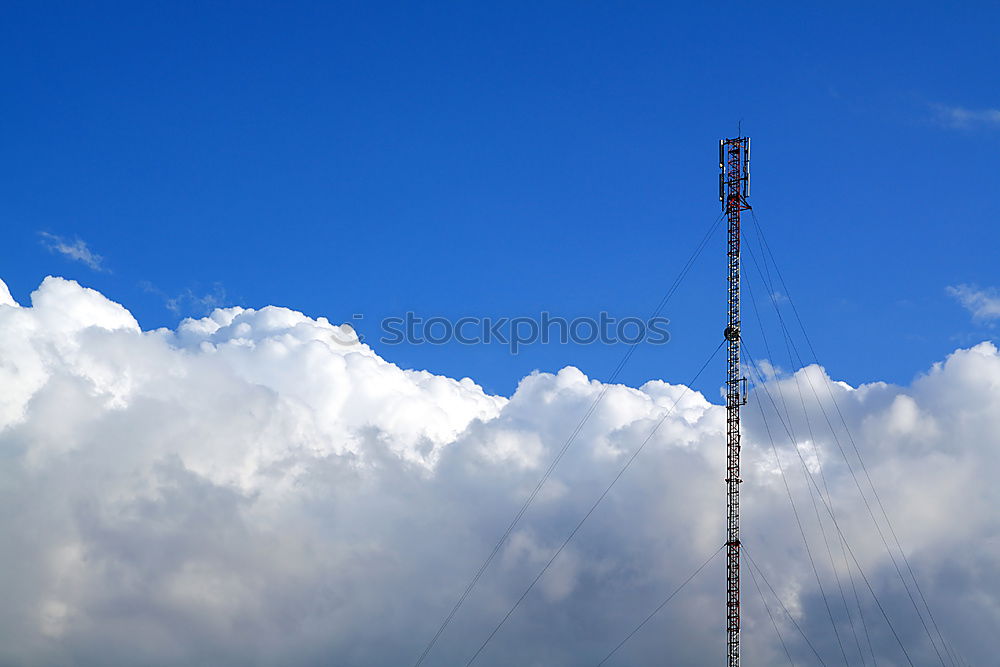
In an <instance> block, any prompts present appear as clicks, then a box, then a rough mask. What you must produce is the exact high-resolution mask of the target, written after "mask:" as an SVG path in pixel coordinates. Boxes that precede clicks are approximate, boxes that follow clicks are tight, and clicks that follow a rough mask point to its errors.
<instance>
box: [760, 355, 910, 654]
mask: <svg viewBox="0 0 1000 667" xmlns="http://www.w3.org/2000/svg"><path fill="white" fill-rule="evenodd" d="M742 348H743V352H744V353H745V354H746V355H747V357H748V358H749V359H750V363H751V367H754V366H756V365H757V364H756V362H755V361H754V360H753V356H752V355H751V354H750V351H749V350H747V349H746V345H745V344H742ZM760 387H761V389H763V390H764V394H765V395H766V396H767V397H768V400H769V401H770V402H771V404H772V405H774V399H773V398H772V397H771V392H770V390H769V389H768V388H767V385H766V384H764V383H761V385H760ZM761 415H762V416H763V411H761ZM778 420H779V421H781V416H780V415H779V416H778ZM782 425H783V426H784V422H782ZM785 428H786V430H787V428H788V427H787V426H786V427H785ZM790 435H791V434H789V436H790ZM793 449H795V453H796V454H798V455H799V457H801V456H802V452H800V451H799V450H798V448H797V447H795V448H793ZM809 481H810V482H812V483H813V486H815V487H816V491H817V492H818V493H819V496H820V500H821V501H822V502H823V507H824V508H825V509H826V511H827V512H828V513H829V514H830V519H831V520H832V521H833V525H834V527H835V528H836V529H837V533H838V534H839V535H840V537H841V539H842V540H844V544H845V545H846V546H847V550H848V552H849V553H850V554H851V559H852V560H853V561H854V565H855V567H857V568H858V572H859V573H860V574H861V578H862V579H864V582H865V585H866V586H867V587H868V591H869V592H870V593H871V594H872V598H874V600H875V604H876V606H878V609H879V611H880V612H881V613H882V617H883V618H884V619H885V622H886V624H887V625H888V626H889V629H890V630H891V631H892V634H893V636H894V637H895V638H896V643H897V644H899V648H900V649H901V650H902V651H903V655H904V656H905V657H906V661H907V662H908V663H909V664H910V665H911V667H913V660H911V659H910V654H909V652H908V651H907V650H906V646H904V645H903V641H902V639H900V637H899V634H898V633H897V632H896V628H895V626H894V625H893V624H892V621H891V620H890V619H889V615H888V614H887V613H886V611H885V608H884V607H883V606H882V603H881V602H880V601H879V599H878V596H877V595H876V594H875V588H874V587H873V586H872V585H871V582H870V581H869V580H868V577H867V575H865V572H864V570H863V569H861V563H860V562H859V561H858V558H857V556H856V555H855V554H854V549H852V548H851V543H850V542H849V541H848V540H847V536H846V535H844V531H843V530H841V528H840V523H839V522H838V521H837V518H836V516H834V514H833V510H832V509H831V508H830V505H829V504H828V503H827V502H826V500H825V499H824V498H823V494H822V492H820V490H819V485H817V484H816V480H815V478H813V476H812V473H810V474H809Z"/></svg>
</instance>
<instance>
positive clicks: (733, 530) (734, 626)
mask: <svg viewBox="0 0 1000 667" xmlns="http://www.w3.org/2000/svg"><path fill="white" fill-rule="evenodd" d="M719 169H720V171H721V173H720V174H719V200H720V201H721V202H722V207H723V211H724V212H725V215H726V219H727V221H728V260H729V322H728V325H727V326H726V329H725V331H724V336H725V338H726V343H727V349H728V355H727V362H726V370H727V375H726V510H727V524H726V632H727V642H726V656H727V664H728V666H729V667H739V664H740V481H741V480H740V406H742V405H745V404H746V378H744V377H742V375H741V372H740V371H741V369H740V213H741V212H742V211H745V210H748V209H749V208H750V205H749V204H748V203H747V197H748V196H749V194H750V139H749V138H748V137H737V138H735V139H723V140H721V141H720V142H719Z"/></svg>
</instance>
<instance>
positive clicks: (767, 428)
mask: <svg viewBox="0 0 1000 667" xmlns="http://www.w3.org/2000/svg"><path fill="white" fill-rule="evenodd" d="M744 351H745V348H744ZM775 414H777V406H775ZM760 417H761V420H762V421H763V422H764V430H765V431H766V432H767V439H768V442H770V443H771V451H772V452H773V453H774V463H775V465H777V466H778V473H779V474H780V475H781V481H782V483H783V484H784V487H785V494H786V495H787V496H788V504H789V505H791V507H792V514H793V515H794V516H795V524H796V525H797V526H798V528H799V534H800V535H801V536H802V544H804V545H805V548H806V556H808V558H809V566H810V567H811V568H812V572H813V576H814V577H815V578H816V585H817V586H818V587H819V592H820V595H821V596H822V597H823V604H824V606H825V607H826V613H827V615H828V616H829V618H830V624H831V625H832V626H833V633H834V636H835V637H836V638H837V645H838V646H839V647H840V652H841V653H842V654H843V656H844V662H845V663H847V653H846V652H845V651H844V644H843V642H841V640H840V633H839V632H837V622H836V621H835V620H834V618H833V610H831V609H830V600H829V599H828V598H827V596H826V590H824V588H823V582H822V580H820V578H819V570H818V569H817V568H816V561H815V560H813V555H812V549H810V548H809V540H808V538H807V537H806V532H805V529H804V528H803V527H802V520H801V519H800V518H799V510H798V508H796V507H795V500H794V499H793V498H792V489H791V487H790V486H789V485H788V478H787V477H785V471H784V469H783V468H782V467H781V457H780V456H778V448H777V447H776V446H775V444H774V437H773V436H772V435H771V427H770V426H769V425H768V423H767V417H766V416H765V415H764V408H763V406H761V410H760ZM778 419H779V420H780V419H781V416H780V415H778ZM789 437H790V438H791V434H789ZM792 446H793V448H794V447H795V440H794V439H792Z"/></svg>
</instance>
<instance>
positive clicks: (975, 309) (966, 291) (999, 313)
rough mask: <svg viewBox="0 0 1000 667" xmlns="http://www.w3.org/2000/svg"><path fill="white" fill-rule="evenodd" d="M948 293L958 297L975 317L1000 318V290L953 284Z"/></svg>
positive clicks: (984, 318)
mask: <svg viewBox="0 0 1000 667" xmlns="http://www.w3.org/2000/svg"><path fill="white" fill-rule="evenodd" d="M948 294H950V295H951V296H953V297H955V298H956V299H958V302H959V303H961V304H962V305H963V306H964V307H965V309H966V310H968V311H969V312H970V313H972V317H973V319H976V320H981V321H990V320H996V319H1000V290H997V289H996V288H995V287H994V288H986V289H981V288H979V287H977V286H975V285H953V286H951V287H948Z"/></svg>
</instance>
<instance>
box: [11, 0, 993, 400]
mask: <svg viewBox="0 0 1000 667" xmlns="http://www.w3.org/2000/svg"><path fill="white" fill-rule="evenodd" d="M4 14H5V16H4V20H3V21H2V22H0V52H2V58H3V62H4V63H5V66H4V67H3V69H2V72H0V77H2V79H0V80H2V84H3V90H4V92H5V95H4V97H5V100H4V104H3V111H2V119H3V134H4V155H5V158H6V159H5V160H4V161H3V163H2V166H0V170H2V172H0V215H2V217H3V219H4V221H5V229H6V232H7V233H6V235H5V243H4V244H3V245H2V248H0V253H2V254H0V259H2V271H0V277H2V278H3V279H4V280H5V281H6V282H7V283H8V284H9V286H10V288H11V291H12V292H13V294H14V296H15V297H16V298H18V299H19V300H22V301H24V300H26V299H27V296H28V293H29V292H30V291H31V290H33V289H34V288H35V287H36V286H37V285H38V284H39V282H40V281H41V279H42V278H43V277H44V276H45V275H47V274H55V275H62V276H66V277H69V278H73V279H77V280H79V281H80V282H81V283H83V284H85V285H88V286H92V287H95V288H97V289H99V290H100V291H102V292H103V293H105V294H106V295H108V296H109V297H110V298H113V299H115V300H117V301H119V302H121V303H123V304H124V305H126V306H127V307H128V308H129V309H130V310H132V312H133V313H135V315H136V316H137V318H138V319H139V321H140V323H141V324H142V325H143V326H144V327H146V328H153V327H159V326H170V327H173V326H175V325H176V324H177V322H178V321H179V319H180V318H181V317H183V316H188V315H203V314H204V312H205V308H206V304H215V303H217V304H219V305H229V304H237V305H243V306H248V307H259V306H263V305H267V304H275V305H282V306H288V307H291V308H295V309H298V310H302V311H303V312H305V313H307V314H309V315H310V316H319V315H323V316H326V317H328V318H330V319H331V320H332V321H350V320H351V319H352V315H354V314H364V320H363V321H362V323H361V324H359V329H360V330H361V331H362V333H365V334H366V335H367V336H368V339H369V341H371V342H373V345H374V347H375V349H376V350H377V351H378V352H379V353H380V354H381V355H382V356H384V357H385V358H386V359H388V360H390V361H393V362H396V363H399V364H400V365H403V366H405V367H413V368H427V369H430V370H432V371H434V372H437V373H443V374H447V375H451V376H455V377H462V376H471V377H473V378H474V379H475V380H476V381H478V382H480V383H481V384H483V385H484V387H485V388H486V389H488V390H490V391H494V392H502V393H509V392H510V391H511V390H512V389H513V387H514V385H515V383H516V382H517V381H518V380H519V379H520V378H521V377H523V376H524V375H525V374H526V373H528V372H530V371H531V370H532V369H536V368H538V369H543V370H556V369H558V368H560V367H562V366H564V365H567V364H573V365H576V366H578V367H580V368H581V369H582V370H583V371H584V372H586V373H588V374H591V375H593V376H595V377H598V378H604V377H606V376H607V374H608V373H609V372H610V370H611V369H612V368H613V367H614V365H615V364H616V363H617V361H618V359H619V358H620V357H621V355H622V354H623V352H624V350H623V349H622V348H621V347H609V346H601V345H591V346H558V345H548V346H541V345H536V346H532V347H529V348H527V349H526V350H525V351H524V352H522V353H521V354H519V355H517V356H511V355H510V354H509V352H508V351H507V349H506V348H505V347H503V346H501V345H492V346H460V345H447V346H428V345H423V346H394V347H392V348H386V347H385V346H380V345H379V344H378V342H377V341H373V340H372V339H373V337H374V338H377V336H378V329H377V322H378V321H379V320H380V319H382V318H383V317H391V316H398V315H401V314H402V313H404V312H406V311H414V312H416V313H418V314H420V315H421V316H424V317H429V316H437V315H440V316H445V317H451V318H457V317H461V316H466V315H473V316H477V315H478V316H486V315H491V316H518V315H535V314H537V313H539V312H540V311H543V310H546V311H550V312H552V313H554V314H558V315H564V316H567V317H576V316H588V315H589V316H596V315H597V313H599V312H600V311H608V312H609V313H611V314H613V315H615V316H618V317H624V316H632V315H638V316H644V315H646V314H647V313H648V312H649V310H650V308H651V307H652V306H653V305H654V304H655V303H656V302H657V301H658V300H659V298H660V296H661V295H662V293H663V292H664V290H665V289H666V287H667V285H669V283H670V282H671V281H672V279H673V277H674V275H675V274H676V273H677V271H678V270H679V268H680V266H681V264H682V263H683V262H684V260H685V259H686V258H687V256H688V254H689V253H690V251H691V249H692V248H693V247H694V245H695V244H696V243H697V241H698V240H699V239H700V237H701V235H702V234H703V233H704V231H705V229H706V228H707V226H708V225H709V224H710V223H711V222H712V221H713V220H714V219H715V217H716V216H717V215H718V202H717V199H716V172H717V165H716V144H717V141H718V139H719V138H720V137H722V136H726V135H733V134H734V133H735V131H736V127H737V123H738V122H740V121H742V124H743V128H744V131H745V133H747V134H749V135H750V136H751V137H752V138H753V142H754V143H753V147H754V154H753V158H754V188H753V197H752V202H753V205H754V207H755V210H756V211H757V214H758V216H759V218H760V221H761V224H762V225H764V227H765V229H766V230H767V234H768V237H769V240H770V241H771V244H772V247H773V249H774V251H775V253H776V255H777V256H778V260H779V262H780V264H781V267H782V270H783V272H784V276H785V279H786V281H787V282H788V285H789V288H790V290H791V291H792V296H793V297H794V298H795V300H796V304H797V305H798V307H799V310H800V312H801V313H802V315H803V318H804V319H805V321H806V324H807V326H808V327H809V330H810V334H811V336H812V338H813V340H814V342H815V343H816V347H817V348H818V349H819V351H820V353H821V356H822V357H823V361H824V363H825V364H826V365H827V366H828V368H829V370H830V372H831V374H832V375H833V376H834V377H838V378H842V379H845V380H848V381H850V382H852V383H858V382H863V381H870V380H887V381H891V382H906V381H908V380H909V379H910V378H911V377H912V376H913V375H914V374H915V373H917V372H920V371H922V370H923V369H925V368H926V367H927V366H928V365H929V364H930V363H932V362H934V361H937V360H939V359H941V358H943V357H944V356H945V355H946V354H947V353H948V352H950V351H951V350H953V349H955V348H956V347H958V346H966V345H970V344H972V343H975V342H978V341H979V340H982V339H984V338H995V336H996V331H995V329H994V328H993V327H992V326H991V324H990V320H989V318H982V317H981V318H979V319H978V320H974V319H973V318H972V317H971V316H970V313H969V312H967V311H966V310H965V309H963V307H962V306H961V304H960V303H959V300H958V299H956V298H955V296H953V295H951V294H949V292H948V289H947V288H948V287H949V286H955V285H963V284H964V285H971V286H975V288H979V289H984V290H986V289H989V288H990V287H993V286H996V285H997V284H998V283H1000V277H998V275H997V271H996V257H997V251H996V248H997V247H1000V231H998V227H997V225H996V224H995V223H993V221H992V218H993V217H995V215H996V212H995V207H993V206H990V203H991V201H990V200H991V198H992V197H994V196H995V192H996V175H995V173H994V172H993V171H991V165H992V162H995V160H991V158H993V157H994V156H995V154H996V151H997V148H998V144H1000V120H998V117H1000V113H997V112H996V111H995V110H996V109H998V108H1000V75H998V71H997V68H996V62H997V60H998V58H997V53H996V52H997V42H996V37H995V31H996V26H997V24H998V23H997V19H998V18H1000V9H998V8H997V6H996V5H995V4H992V3H963V4H962V5H961V6H960V7H942V6H941V5H938V4H931V3H927V4H919V3H905V4H904V3H897V4H890V3H880V4H879V6H878V7H871V6H868V5H862V4H857V5H852V6H848V5H843V4H840V5H838V6H837V8H836V9H825V10H820V9H811V8H805V7H802V6H801V5H800V4H794V5H793V4H791V3H789V4H786V5H782V4H771V5H769V6H767V7H763V8H762V7H760V6H755V7H750V6H749V5H746V4H735V3H712V4H704V3H701V4H697V5H695V4H693V3H692V4H691V5H679V4H678V5H668V4H666V3H549V2H546V3H513V4H512V3H503V4H493V5H487V4H485V3H464V4H462V3H446V4H445V3H442V4H438V3H420V4H419V6H417V5H416V4H410V3H405V4H404V3H398V4H391V3H383V4H379V5H375V4H374V3H323V4H305V3H300V4H297V5H295V6H294V7H291V6H279V5H277V4H272V5H263V4H258V3H253V4H245V3H198V4H194V3H191V4H186V5H182V4H180V3H173V4H171V5H169V6H168V5H158V6H153V5H152V4H145V3H144V4H142V5H141V6H139V5H136V4H128V3H120V4H104V3H102V4H95V5H88V6H86V7H84V6H82V5H78V4H67V5H54V4H50V5H45V6H42V5H39V4H37V3H24V4H20V5H13V4H8V5H7V6H6V7H5V12H4ZM77 241H80V242H82V244H83V245H79V244H77ZM723 242H724V239H723V237H722V236H721V233H720V234H719V235H717V237H716V238H715V239H713V242H712V245H710V246H709V248H708V250H707V251H706V253H705V255H704V256H703V257H702V258H701V260H700V261H699V263H698V265H697V266H696V268H695V270H694V271H692V273H691V275H690V276H689V277H688V279H687V281H686V282H685V284H684V286H683V288H682V290H681V291H680V292H679V293H678V295H677V297H676V298H675V299H674V300H673V301H672V302H671V304H670V305H669V307H668V308H667V311H666V313H665V314H666V316H667V317H669V318H670V319H671V327H670V330H671V334H672V337H673V338H672V341H671V343H670V344H668V345H666V346H660V347H645V348H642V349H641V350H640V351H639V353H638V354H637V355H636V356H635V357H634V358H633V360H632V361H631V363H630V365H629V367H628V368H627V369H626V372H625V373H624V374H623V376H622V380H623V381H626V382H628V383H629V384H636V383H639V382H642V381H644V380H646V379H649V378H666V379H669V380H671V381H674V382H684V381H686V380H687V379H688V377H689V376H690V375H691V373H693V371H694V370H695V369H696V367H697V366H698V365H699V364H700V362H701V361H702V360H703V359H704V357H705V355H706V354H707V353H708V351H710V350H711V349H712V348H714V347H715V345H716V344H717V341H718V340H719V337H720V334H721V331H722V328H723V324H724V319H725V310H724V303H723V299H724V294H725V282H724V281H725V273H724V259H725V258H724V254H723ZM59 243H62V244H63V246H62V247H63V249H64V250H66V251H67V252H58V251H53V249H52V248H53V246H54V245H58V244H59ZM84 248H86V250H87V251H89V252H90V253H91V255H87V254H86V253H85V252H83V249H84ZM74 256H75V259H74ZM98 257H99V259H98ZM170 305H172V306H173V308H170V307H168V306H170ZM758 347H759V346H758ZM757 355H758V356H760V353H759V352H758V353H757ZM720 376H721V372H720ZM717 384H718V378H707V379H706V380H703V381H702V383H701V385H702V386H703V387H704V388H709V389H710V388H711V387H712V386H713V385H717Z"/></svg>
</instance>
